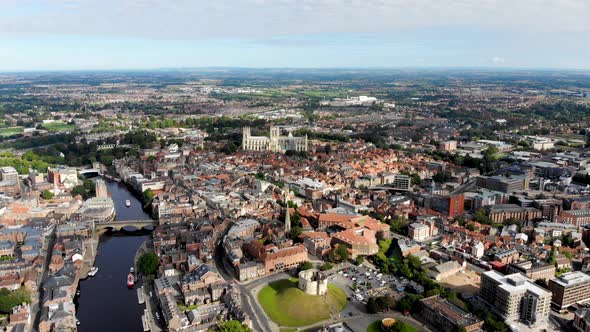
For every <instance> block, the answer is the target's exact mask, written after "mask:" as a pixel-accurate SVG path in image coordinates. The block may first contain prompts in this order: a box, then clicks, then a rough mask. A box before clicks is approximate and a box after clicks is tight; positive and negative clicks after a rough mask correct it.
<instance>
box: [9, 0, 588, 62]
mask: <svg viewBox="0 0 590 332" xmlns="http://www.w3.org/2000/svg"><path fill="white" fill-rule="evenodd" d="M0 5H1V8H2V9H1V10H0V71H21V70H62V69H65V70H85V69H87V70H92V69H150V68H175V67H208V66H229V67H234V66H235V67H308V68H310V67H313V68H318V67H509V68H572V69H578V68H580V69H590V43H589V40H590V19H588V17H590V3H589V2H588V1H587V0H552V1H550V0H510V1H508V0H215V1H202V0H174V1H172V0H167V1H164V0H0Z"/></svg>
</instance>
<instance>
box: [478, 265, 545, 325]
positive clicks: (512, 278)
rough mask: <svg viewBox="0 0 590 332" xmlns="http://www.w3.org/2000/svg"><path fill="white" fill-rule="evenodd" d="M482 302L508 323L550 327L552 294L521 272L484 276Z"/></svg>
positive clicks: (492, 272)
mask: <svg viewBox="0 0 590 332" xmlns="http://www.w3.org/2000/svg"><path fill="white" fill-rule="evenodd" d="M480 297H481V299H482V300H483V301H484V302H485V303H486V304H488V305H489V306H490V309H491V310H492V311H493V312H495V313H496V314H498V315H499V316H500V317H502V318H503V319H504V320H505V321H506V322H507V323H508V324H510V323H511V322H519V323H523V324H525V325H527V326H529V327H531V328H540V327H542V326H545V325H546V324H547V318H548V316H549V310H550V305H551V293H550V292H549V291H547V290H545V289H543V288H541V287H539V286H537V285H536V284H534V283H533V282H531V281H530V279H528V278H526V277H525V276H523V275H521V274H520V273H514V274H510V275H503V274H500V273H498V272H496V271H487V272H484V273H483V274H482V275H481V289H480Z"/></svg>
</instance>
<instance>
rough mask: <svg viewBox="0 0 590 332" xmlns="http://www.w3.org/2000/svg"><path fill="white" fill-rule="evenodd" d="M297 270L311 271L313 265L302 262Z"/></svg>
mask: <svg viewBox="0 0 590 332" xmlns="http://www.w3.org/2000/svg"><path fill="white" fill-rule="evenodd" d="M297 269H298V270H299V272H301V271H305V270H309V269H313V264H312V263H311V262H303V263H301V264H299V267H297Z"/></svg>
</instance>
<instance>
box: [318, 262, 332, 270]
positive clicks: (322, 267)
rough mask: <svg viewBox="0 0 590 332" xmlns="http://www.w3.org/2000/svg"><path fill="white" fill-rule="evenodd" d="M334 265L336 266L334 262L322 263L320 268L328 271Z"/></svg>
mask: <svg viewBox="0 0 590 332" xmlns="http://www.w3.org/2000/svg"><path fill="white" fill-rule="evenodd" d="M333 267H334V265H332V263H329V262H325V263H324V264H322V266H320V270H322V271H328V270H330V269H332V268H333Z"/></svg>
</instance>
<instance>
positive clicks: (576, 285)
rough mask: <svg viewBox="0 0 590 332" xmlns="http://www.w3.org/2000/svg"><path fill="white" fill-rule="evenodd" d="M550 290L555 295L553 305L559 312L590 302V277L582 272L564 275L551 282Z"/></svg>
mask: <svg viewBox="0 0 590 332" xmlns="http://www.w3.org/2000/svg"><path fill="white" fill-rule="evenodd" d="M549 290H551V293H553V297H552V299H551V304H552V305H553V307H554V308H555V309H558V310H563V309H566V308H567V307H569V306H570V305H573V304H576V303H584V302H587V301H590V276H589V275H587V274H586V273H583V272H580V271H575V272H568V273H564V274H562V275H561V276H559V277H557V278H554V279H551V280H549Z"/></svg>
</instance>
